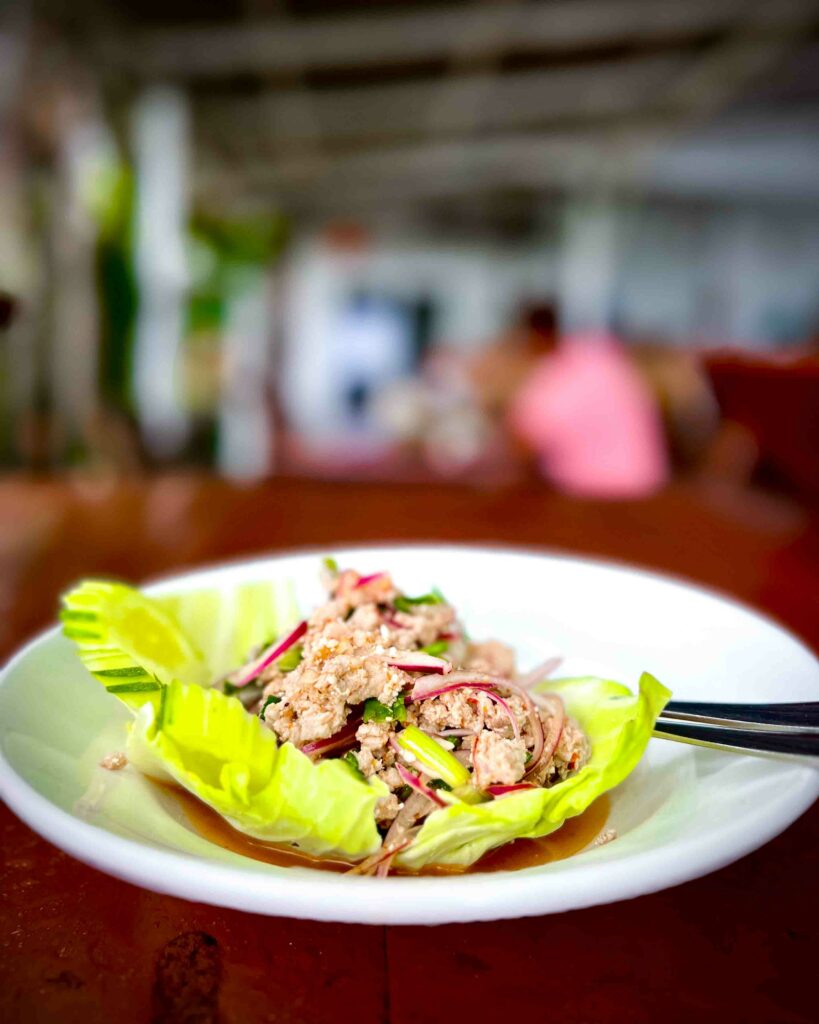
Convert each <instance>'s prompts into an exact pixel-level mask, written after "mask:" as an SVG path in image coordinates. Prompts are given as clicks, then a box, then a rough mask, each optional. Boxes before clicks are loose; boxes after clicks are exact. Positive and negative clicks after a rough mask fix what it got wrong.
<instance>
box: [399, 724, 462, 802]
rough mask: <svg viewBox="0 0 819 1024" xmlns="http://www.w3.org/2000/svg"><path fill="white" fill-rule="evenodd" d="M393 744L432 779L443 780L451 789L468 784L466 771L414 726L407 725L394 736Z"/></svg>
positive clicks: (446, 751) (458, 762)
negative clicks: (411, 758)
mask: <svg viewBox="0 0 819 1024" xmlns="http://www.w3.org/2000/svg"><path fill="white" fill-rule="evenodd" d="M395 742H396V743H397V744H398V746H399V747H401V749H402V750H405V751H406V752H407V753H408V754H412V756H413V757H414V758H415V760H416V761H417V762H418V763H419V765H420V766H421V767H422V768H423V770H424V771H425V772H426V773H427V774H428V775H431V776H432V777H433V778H436V779H443V780H444V782H446V783H448V784H449V785H450V786H453V787H454V786H462V785H465V784H466V783H467V782H469V779H470V775H469V771H468V769H467V768H466V767H465V766H464V765H462V764H461V762H460V761H459V760H458V759H457V758H456V757H453V756H452V754H450V752H449V751H448V750H444V748H443V747H442V746H441V745H440V744H439V743H437V742H436V741H435V740H434V739H433V738H432V737H431V736H428V735H427V734H426V733H425V732H422V731H421V730H420V729H419V728H417V727H416V726H414V725H408V726H407V727H406V729H402V730H401V732H399V733H398V734H397V735H396V737H395Z"/></svg>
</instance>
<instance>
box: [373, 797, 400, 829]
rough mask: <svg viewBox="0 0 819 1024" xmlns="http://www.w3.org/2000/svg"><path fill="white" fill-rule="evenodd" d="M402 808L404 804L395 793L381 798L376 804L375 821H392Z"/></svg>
mask: <svg viewBox="0 0 819 1024" xmlns="http://www.w3.org/2000/svg"><path fill="white" fill-rule="evenodd" d="M402 806H403V804H402V803H401V801H400V800H399V799H398V797H397V796H396V795H395V793H390V794H389V795H388V796H382V797H380V799H378V800H377V801H376V803H375V820H376V821H382V822H386V821H392V819H393V818H394V817H395V816H396V814H398V812H399V811H400V810H401V808H402Z"/></svg>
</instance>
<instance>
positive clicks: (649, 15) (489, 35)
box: [96, 0, 816, 79]
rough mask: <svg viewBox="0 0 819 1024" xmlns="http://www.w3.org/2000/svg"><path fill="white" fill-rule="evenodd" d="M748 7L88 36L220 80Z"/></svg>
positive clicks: (116, 61) (625, 30)
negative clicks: (464, 39)
mask: <svg viewBox="0 0 819 1024" xmlns="http://www.w3.org/2000/svg"><path fill="white" fill-rule="evenodd" d="M746 8H747V5H746V4H744V3H738V2H737V0H680V2H676V3H663V2H658V0H607V2H605V3H600V2H599V0H554V2H550V3H539V4H526V5H521V6H515V8H514V9H512V10H511V11H510V10H509V9H508V8H507V5H505V4H487V5H485V7H484V8H483V9H482V10H481V12H480V18H481V31H480V32H476V31H475V28H474V25H475V20H474V19H475V10H474V8H471V7H469V6H459V7H452V8H444V9H440V10H427V11H420V12H418V11H413V12H405V13H393V14H383V15H376V14H368V15H350V16H340V15H335V16H332V17H325V18H314V19H310V20H306V21H301V22H299V21H293V20H287V19H279V20H274V21H269V20H265V21H263V20H258V21H248V22H243V23H239V24H230V25H212V26H201V25H190V26H183V27H179V28H162V29H149V30H148V29H135V28H134V27H133V26H123V27H121V28H120V29H118V30H116V31H110V32H108V33H106V34H103V35H102V36H100V37H99V38H98V39H97V40H96V48H97V52H98V53H99V55H100V56H102V57H103V58H104V59H106V60H107V61H108V62H109V63H111V64H112V65H114V66H115V67H118V68H120V69H127V70H130V71H132V72H133V73H135V74H137V75H139V76H142V77H148V78H150V77H172V78H175V79H179V78H223V77H229V76H231V75H243V74H252V73H258V74H283V75H287V74H291V73H301V72H304V71H308V70H310V69H314V68H347V67H364V66H379V65H385V64H400V63H407V62H413V61H416V62H417V61H427V62H428V61H430V60H443V61H446V60H448V59H449V58H450V56H451V54H452V52H453V50H456V49H457V47H458V41H459V39H460V38H461V36H462V35H463V33H464V32H466V31H467V30H468V31H469V32H470V33H473V35H472V40H471V46H470V51H469V52H470V56H471V57H474V58H476V59H480V57H481V52H480V50H481V47H482V46H483V47H484V48H485V49H486V50H487V52H488V54H489V55H490V56H491V55H493V54H495V53H496V50H497V42H496V39H497V37H501V38H502V39H503V40H504V43H505V46H506V48H507V49H508V50H510V51H515V52H539V51H542V50H544V49H545V50H555V51H560V50H573V49H575V50H576V49H582V48H583V47H593V46H599V45H608V44H611V43H620V42H628V43H636V44H640V43H650V42H652V41H657V40H666V39H669V38H674V39H678V38H684V37H685V36H687V35H688V36H691V35H697V34H702V33H703V32H710V31H720V30H723V29H731V28H732V27H734V26H736V25H738V24H741V22H742V20H743V17H744V16H745V14H746ZM806 9H812V10H814V11H815V9H816V7H815V0H776V3H768V4H765V5H764V8H763V9H762V10H761V11H758V12H757V13H756V22H755V24H756V25H757V26H759V27H760V29H762V30H764V29H765V28H770V29H772V30H777V29H779V28H780V27H781V26H783V25H787V24H788V23H789V20H790V19H792V18H793V17H795V16H804V12H805V10H806Z"/></svg>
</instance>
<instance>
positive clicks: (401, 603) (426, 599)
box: [393, 587, 446, 612]
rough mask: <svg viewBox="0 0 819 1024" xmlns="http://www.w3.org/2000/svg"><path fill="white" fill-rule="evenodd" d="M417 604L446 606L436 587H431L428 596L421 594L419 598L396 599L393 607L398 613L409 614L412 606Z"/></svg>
mask: <svg viewBox="0 0 819 1024" xmlns="http://www.w3.org/2000/svg"><path fill="white" fill-rule="evenodd" d="M417 604H446V598H445V597H444V595H443V594H442V593H441V591H440V590H439V589H438V588H437V587H433V588H432V590H431V591H430V592H429V593H428V594H421V596H420V597H407V596H406V595H404V596H403V597H396V599H395V600H394V601H393V605H394V607H395V608H397V609H398V611H399V612H411V611H412V608H413V605H417Z"/></svg>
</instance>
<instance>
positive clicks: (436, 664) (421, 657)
mask: <svg viewBox="0 0 819 1024" xmlns="http://www.w3.org/2000/svg"><path fill="white" fill-rule="evenodd" d="M387 664H388V665H391V666H392V667H393V668H400V669H402V671H404V672H434V673H436V674H438V675H442V674H444V673H446V672H451V671H452V664H451V663H450V662H448V661H447V660H446V659H445V658H436V657H435V655H434V654H424V652H423V651H408V652H407V653H406V654H399V655H396V657H395V658H393V659H392V661H388V662H387Z"/></svg>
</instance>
